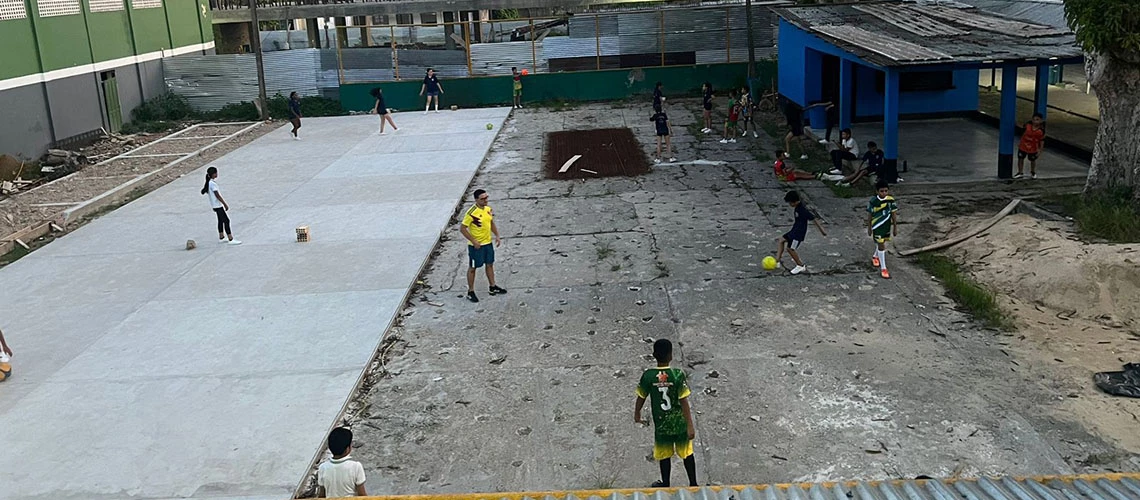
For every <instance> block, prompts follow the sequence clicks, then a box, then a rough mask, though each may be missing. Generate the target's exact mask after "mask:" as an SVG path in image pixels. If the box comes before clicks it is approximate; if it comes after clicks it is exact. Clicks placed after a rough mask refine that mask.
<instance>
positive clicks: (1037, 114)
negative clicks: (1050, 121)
mask: <svg viewBox="0 0 1140 500" xmlns="http://www.w3.org/2000/svg"><path fill="white" fill-rule="evenodd" d="M1033 117H1034V118H1040V119H1042V120H1044V119H1045V116H1044V115H1042V114H1041V113H1033Z"/></svg>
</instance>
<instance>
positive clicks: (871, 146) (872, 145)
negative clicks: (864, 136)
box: [867, 141, 879, 148]
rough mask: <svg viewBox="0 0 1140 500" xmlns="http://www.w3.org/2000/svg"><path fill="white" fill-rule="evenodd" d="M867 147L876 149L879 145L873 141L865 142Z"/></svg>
mask: <svg viewBox="0 0 1140 500" xmlns="http://www.w3.org/2000/svg"><path fill="white" fill-rule="evenodd" d="M867 147H869V148H877V147H879V145H878V144H875V141H867Z"/></svg>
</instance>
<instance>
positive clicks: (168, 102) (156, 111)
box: [131, 92, 198, 122]
mask: <svg viewBox="0 0 1140 500" xmlns="http://www.w3.org/2000/svg"><path fill="white" fill-rule="evenodd" d="M197 115H198V113H197V112H196V111H194V108H191V107H190V102H189V101H187V100H186V98H185V97H182V96H179V95H175V94H172V93H169V92H167V93H165V94H162V95H160V96H158V97H155V98H154V99H151V100H149V101H146V102H144V103H142V104H141V105H140V106H139V107H137V108H135V109H134V111H131V121H132V122H159V121H180V120H190V119H193V118H195V117H197Z"/></svg>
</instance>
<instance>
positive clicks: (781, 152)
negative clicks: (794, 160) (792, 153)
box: [776, 149, 784, 159]
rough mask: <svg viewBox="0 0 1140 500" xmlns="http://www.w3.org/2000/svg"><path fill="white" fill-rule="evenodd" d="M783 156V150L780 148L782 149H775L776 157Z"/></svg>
mask: <svg viewBox="0 0 1140 500" xmlns="http://www.w3.org/2000/svg"><path fill="white" fill-rule="evenodd" d="M783 157H784V150H782V149H777V150H776V158H781V159H782V158H783Z"/></svg>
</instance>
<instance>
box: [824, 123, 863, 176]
mask: <svg viewBox="0 0 1140 500" xmlns="http://www.w3.org/2000/svg"><path fill="white" fill-rule="evenodd" d="M835 145H836V146H838V147H837V148H836V149H833V150H831V166H832V167H834V168H833V169H832V170H831V172H828V173H830V174H842V173H843V162H844V160H858V159H859V143H857V142H855V139H854V138H852V137H851V129H849V128H845V129H843V130H842V131H840V132H839V140H838V141H836V143H835Z"/></svg>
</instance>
